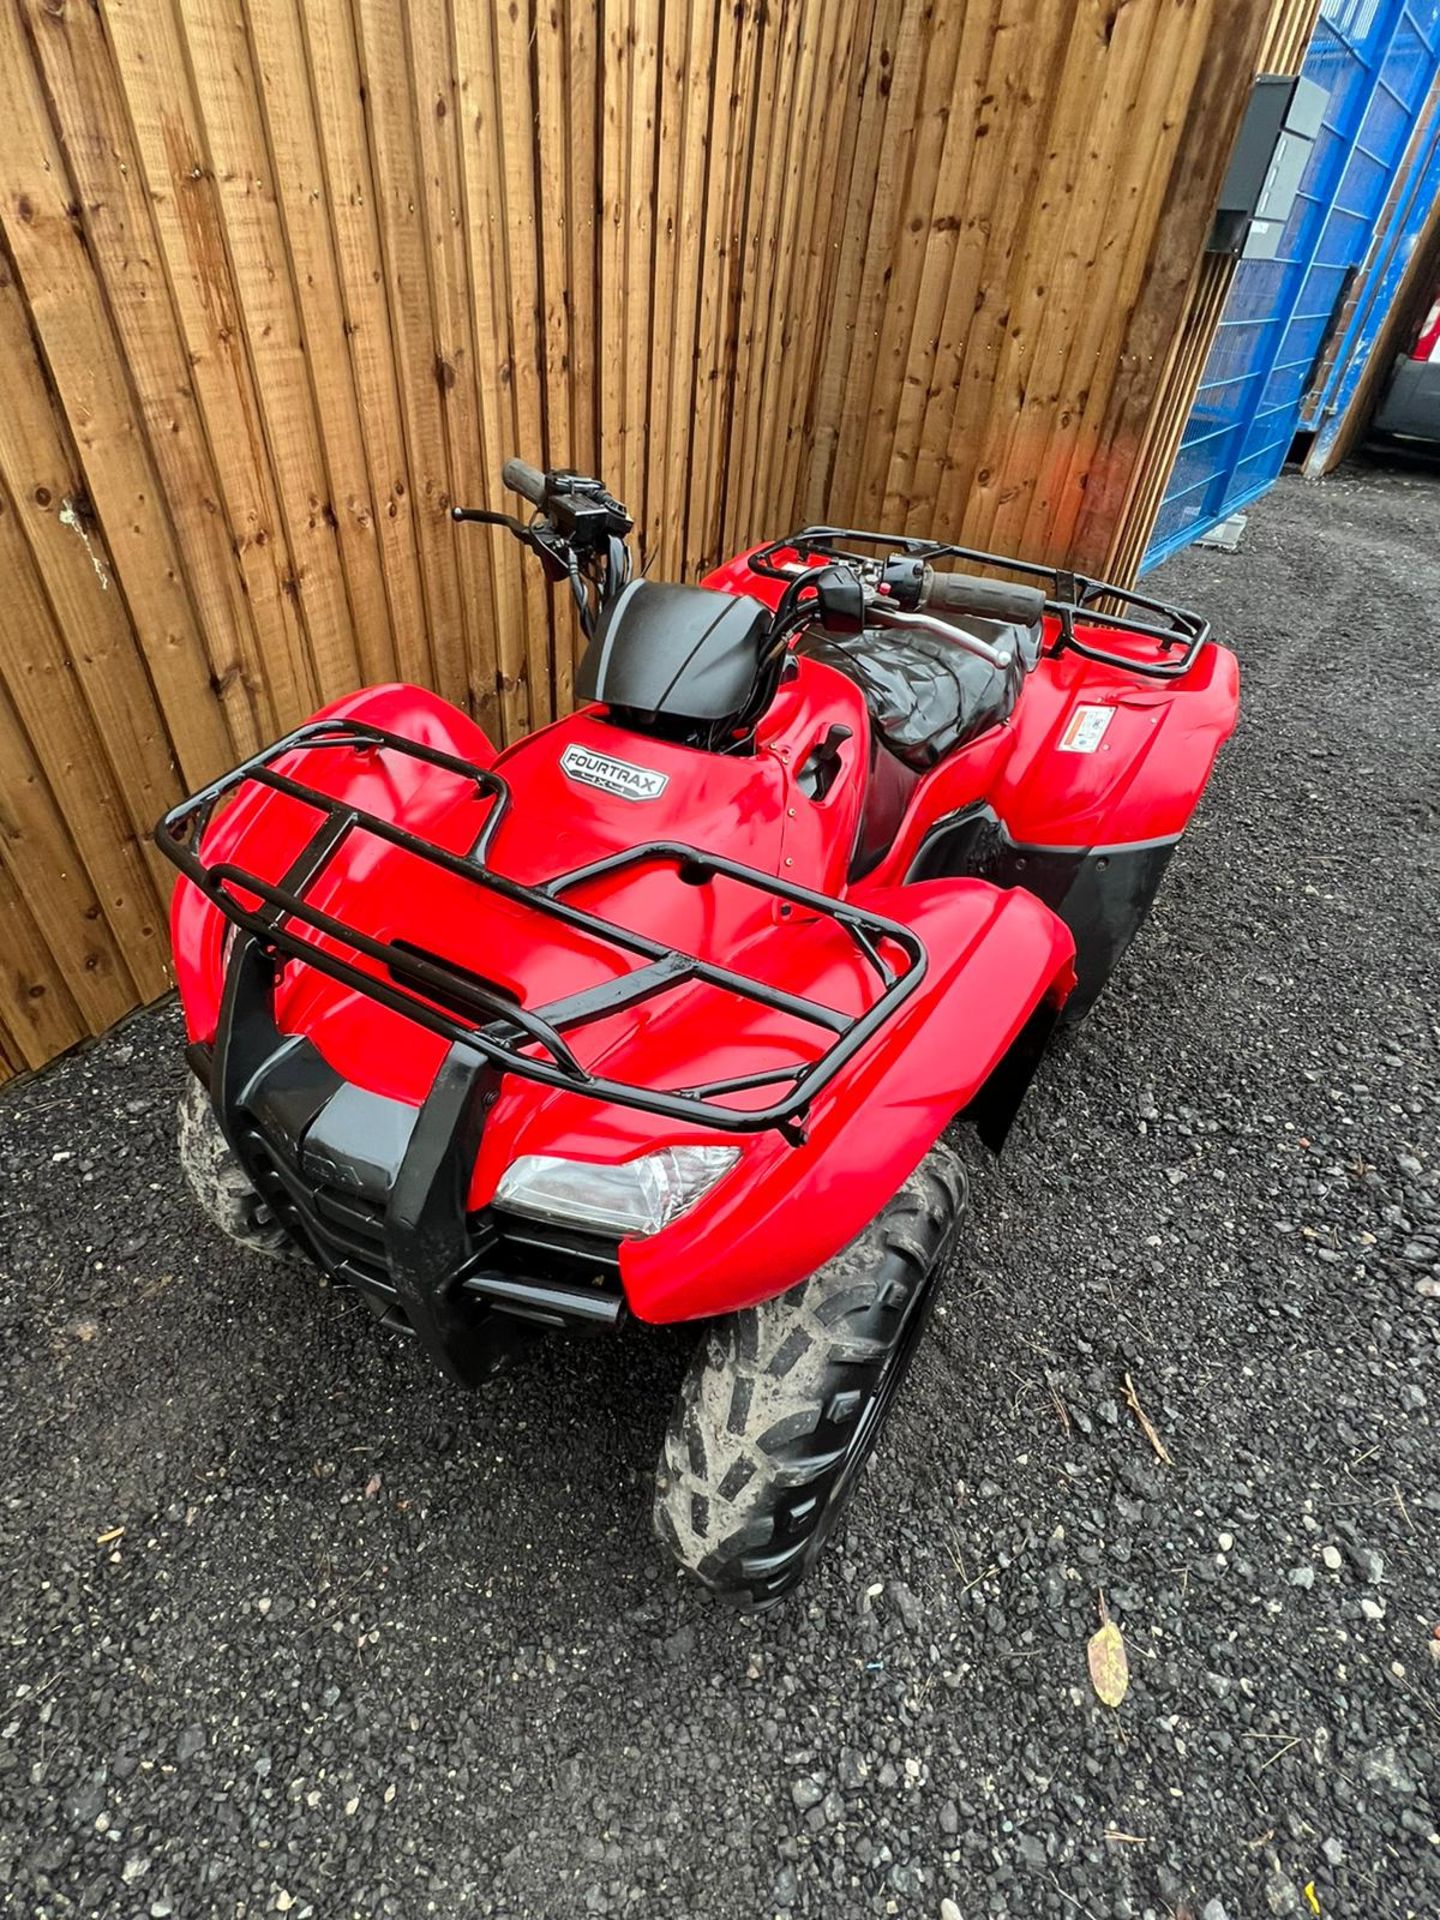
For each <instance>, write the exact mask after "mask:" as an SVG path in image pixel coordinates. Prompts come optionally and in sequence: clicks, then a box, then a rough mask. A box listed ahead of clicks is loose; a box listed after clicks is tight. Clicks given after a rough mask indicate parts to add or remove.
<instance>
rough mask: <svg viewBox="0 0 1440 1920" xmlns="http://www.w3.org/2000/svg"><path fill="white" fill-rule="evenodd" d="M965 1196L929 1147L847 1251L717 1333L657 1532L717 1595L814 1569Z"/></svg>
mask: <svg viewBox="0 0 1440 1920" xmlns="http://www.w3.org/2000/svg"><path fill="white" fill-rule="evenodd" d="M965 1198H966V1184H965V1176H964V1172H963V1170H962V1168H961V1166H960V1163H959V1161H958V1160H957V1159H956V1157H955V1155H954V1154H953V1153H952V1152H951V1151H950V1150H949V1149H948V1148H947V1147H943V1146H937V1147H935V1148H933V1149H932V1150H931V1152H930V1153H929V1154H928V1155H927V1156H926V1158H925V1159H924V1160H923V1161H922V1162H921V1164H920V1166H919V1167H918V1168H917V1169H916V1171H915V1172H914V1173H913V1174H912V1175H911V1176H910V1178H909V1179H908V1180H907V1181H906V1183H905V1185H904V1186H903V1187H902V1188H901V1189H900V1191H899V1193H897V1194H896V1196H895V1198H894V1199H893V1200H892V1201H891V1202H890V1204H889V1205H888V1206H887V1207H886V1208H885V1209H884V1210H883V1211H882V1212H881V1213H880V1214H878V1215H877V1216H876V1218H875V1219H874V1220H873V1221H871V1223H870V1225H869V1226H868V1227H867V1228H866V1229H865V1231H864V1232H863V1233H861V1234H860V1235H859V1237H858V1238H857V1239H855V1240H853V1241H852V1242H851V1243H850V1245H849V1246H848V1247H846V1248H845V1249H844V1251H843V1252H841V1253H838V1254H837V1255H836V1256H835V1258H834V1259H833V1260H830V1261H828V1262H827V1263H826V1264H825V1265H824V1266H823V1267H821V1268H819V1269H818V1270H817V1271H816V1272H815V1273H813V1274H811V1276H810V1278H809V1279H808V1280H805V1281H803V1282H802V1283H801V1284H800V1285H799V1286H796V1287H792V1288H791V1289H790V1291H789V1292H788V1293H784V1294H781V1295H780V1296H779V1298H778V1299H774V1300H767V1301H764V1302H762V1303H761V1304H760V1305H759V1306H756V1307H747V1308H745V1309H743V1310H742V1311H741V1312H739V1313H734V1314H730V1315H729V1316H727V1318H725V1319H724V1320H720V1321H717V1322H716V1323H715V1325H714V1326H713V1327H712V1328H710V1329H709V1331H708V1332H707V1334H706V1336H705V1338H704V1339H703V1340H702V1342H701V1344H700V1348H699V1350H698V1352H697V1353H696V1355H695V1359H694V1360H693V1362H692V1363H691V1367H690V1371H689V1373H688V1374H687V1376H686V1378H685V1382H684V1385H683V1386H682V1387H681V1389H680V1393H679V1396H678V1398H677V1400H676V1403H675V1410H674V1413H673V1414H672V1416H671V1421H670V1427H669V1431H668V1432H667V1434H666V1436H665V1443H664V1446H663V1448H662V1449H661V1454H660V1464H659V1469H658V1471H657V1473H656V1476H655V1510H654V1511H655V1529H656V1532H657V1533H658V1534H659V1536H660V1539H661V1541H662V1542H663V1543H664V1545H665V1546H666V1547H667V1548H668V1549H669V1550H670V1552H671V1553H672V1554H673V1556H674V1557H675V1559H676V1560H677V1561H678V1562H679V1564H680V1565H681V1566H682V1567H683V1568H685V1569H686V1570H687V1571H688V1572H690V1573H692V1574H694V1575H695V1576H696V1578H697V1579H699V1580H701V1581H702V1582H703V1583H704V1584H705V1585H706V1586H707V1587H709V1588H710V1589H711V1590H712V1592H714V1593H716V1594H717V1595H720V1596H721V1597H723V1598H724V1599H726V1600H729V1601H731V1602H732V1603H734V1604H735V1605H737V1606H740V1607H744V1608H746V1609H748V1610H750V1611H761V1610H764V1609H766V1608H768V1607H771V1606H774V1605H776V1604H778V1602H779V1601H780V1600H782V1599H783V1598H784V1597H785V1595H786V1594H787V1593H789V1592H790V1591H791V1590H792V1588H794V1587H795V1586H797V1585H798V1584H799V1582H800V1580H801V1579H802V1578H803V1577H804V1575H805V1573H806V1572H807V1571H808V1569H809V1567H810V1566H811V1564H812V1563H813V1561H814V1559H815V1557H816V1555H817V1554H818V1553H819V1551H820V1548H821V1547H822V1545H823V1544H824V1541H825V1539H826V1536H827V1535H828V1533H829V1531H830V1529H831V1527H832V1526H833V1525H834V1523H835V1521H836V1519H837V1518H838V1517H839V1514H840V1512H841V1510H842V1508H843V1507H844V1504H845V1502H846V1500H847V1499H848V1497H849V1495H850V1493H851V1492H852V1491H853V1489H854V1485H855V1482H856V1480H857V1478H858V1474H859V1470H860V1468H861V1467H862V1466H863V1464H864V1462H865V1460H866V1458H867V1457H868V1455H869V1453H870V1451H871V1448H872V1447H873V1446H874V1443H875V1438H876V1435H877V1433H878V1431H879V1428H880V1426H881V1424H882V1423H883V1420H884V1418H885V1415H886V1414H887V1413H888V1412H889V1409H890V1404H891V1401H892V1400H893V1397H894V1394H895V1390H896V1388H897V1387H898V1386H899V1384H900V1381H901V1380H902V1379H903V1378H904V1375H905V1372H906V1370H907V1368H908V1365H909V1362H910V1359H911V1356H912V1354H913V1352H914V1349H915V1346H916V1343H917V1341H918V1339H919V1336H920V1334H921V1332H922V1331H923V1328H924V1325H925V1323H926V1321H927V1319H928V1317H929V1311H930V1307H931V1305H932V1302H933V1296H934V1290H935V1284H936V1282H937V1280H938V1277H939V1272H940V1268H941V1265H942V1262H943V1259H944V1255H945V1251H946V1248H947V1246H948V1244H949V1242H950V1239H951V1237H952V1235H953V1233H954V1230H955V1228H956V1226H957V1224H958V1222H959V1220H960V1216H961V1214H962V1213H963V1211H964V1207H965Z"/></svg>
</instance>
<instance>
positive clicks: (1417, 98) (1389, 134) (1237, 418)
mask: <svg viewBox="0 0 1440 1920" xmlns="http://www.w3.org/2000/svg"><path fill="white" fill-rule="evenodd" d="M1437 72H1440V0H1324V4H1323V6H1322V8H1321V15H1320V20H1319V23H1318V25H1317V27H1316V30H1315V37H1314V39H1313V40H1312V41H1311V43H1310V50H1309V53H1308V54H1307V55H1306V59H1305V74H1306V77H1307V78H1308V79H1311V80H1313V81H1315V82H1316V83H1317V84H1318V85H1319V86H1321V87H1323V88H1324V89H1325V91H1326V93H1327V94H1328V95H1329V104H1328V105H1327V107H1326V109H1325V116H1324V122H1323V125H1322V127H1321V130H1320V135H1319V138H1318V139H1317V140H1316V142H1315V148H1314V151H1313V152H1312V154H1311V156H1310V164H1309V166H1308V167H1307V169H1306V173H1305V178H1304V180H1303V181H1302V183H1301V190H1300V193H1299V195H1298V197H1297V199H1296V202H1295V207H1294V211H1293V212H1292V214H1291V216H1290V220H1289V223H1288V225H1287V226H1286V229H1285V233H1284V235H1283V237H1282V239H1281V242H1280V248H1279V253H1278V255H1277V257H1276V258H1275V259H1273V260H1242V261H1241V262H1240V265H1239V267H1238V269H1237V270H1236V275H1235V281H1234V285H1233V286H1232V288H1231V291H1230V297H1229V299H1228V301H1227V303H1226V307H1225V317H1224V319H1223V320H1222V321H1221V323H1220V329H1219V332H1218V334H1217V336H1216V340H1215V345H1214V347H1213V348H1212V349H1211V353H1210V359H1209V362H1208V364H1207V366H1206V368H1205V374H1204V378H1203V379H1202V381H1201V384H1200V389H1199V392H1198V393H1197V395H1196V397H1195V404H1194V407H1193V409H1192V410H1191V414H1190V419H1189V422H1188V424H1187V426H1186V428H1185V433H1184V436H1183V438H1182V440H1181V443H1180V452H1179V455H1178V457H1177V459H1176V462H1175V470H1174V472H1173V473H1172V474H1171V476H1170V483H1169V486H1168V487H1167V489H1166V492H1165V498H1164V500H1163V502H1162V503H1161V507H1160V516H1159V520H1158V521H1157V523H1156V528H1155V534H1154V538H1153V540H1152V542H1151V545H1150V549H1149V552H1148V553H1147V554H1146V556H1145V565H1146V567H1151V566H1153V565H1154V564H1155V562H1156V561H1157V560H1161V559H1163V558H1164V557H1165V555H1166V554H1167V553H1172V552H1174V550H1175V549H1176V548H1177V547H1183V546H1185V545H1187V544H1188V543H1189V542H1190V541H1191V540H1194V539H1195V538H1196V537H1197V536H1198V535H1200V534H1202V533H1204V532H1205V531H1206V529H1207V528H1209V527H1213V526H1216V525H1217V524H1218V523H1219V522H1220V521H1221V520H1223V519H1225V518H1226V516H1227V515H1229V514H1231V513H1234V512H1236V511H1238V509H1240V508H1241V507H1243V506H1245V505H1246V504H1247V502H1249V501H1251V500H1254V499H1255V498H1256V497H1257V496H1258V495H1259V494H1262V493H1264V492H1265V491H1266V489H1267V488H1268V487H1270V486H1272V485H1273V484H1274V482H1275V480H1276V478H1277V477H1278V475H1279V473H1280V469H1281V467H1282V466H1283V465H1284V462H1285V457H1286V455H1287V454H1288V453H1289V451H1290V446H1291V443H1292V441H1293V440H1294V437H1295V434H1296V432H1297V431H1298V430H1299V429H1300V428H1301V426H1302V425H1313V424H1314V423H1315V419H1316V417H1317V409H1320V410H1323V407H1324V406H1325V405H1326V404H1330V405H1334V404H1335V403H1336V401H1337V396H1338V395H1339V393H1340V391H1341V389H1342V388H1343V385H1344V382H1345V380H1346V378H1347V376H1348V371H1349V368H1350V366H1351V365H1352V360H1351V359H1347V358H1345V357H1344V356H1337V358H1336V361H1335V368H1334V373H1333V375H1332V377H1331V379H1330V381H1329V383H1328V384H1327V386H1326V387H1325V389H1324V391H1323V392H1321V393H1320V394H1318V395H1316V396H1314V397H1313V399H1312V404H1311V408H1310V412H1309V415H1308V417H1307V418H1305V419H1303V420H1302V410H1303V409H1304V408H1305V405H1306V399H1307V395H1309V394H1310V390H1311V388H1312V385H1313V384H1314V382H1315V376H1316V373H1317V370H1318V368H1319V366H1320V364H1321V360H1322V356H1323V355H1324V354H1325V351H1326V347H1327V344H1328V343H1329V341H1330V337H1331V334H1332V332H1333V330H1334V327H1335V325H1336V322H1337V320H1338V317H1339V315H1340V313H1341V310H1342V308H1343V307H1344V306H1345V304H1346V301H1347V299H1348V298H1349V296H1350V294H1351V293H1352V291H1354V290H1355V283H1356V280H1357V277H1358V276H1359V275H1360V274H1361V273H1362V271H1364V270H1365V266H1366V261H1367V257H1368V256H1369V255H1370V252H1371V243H1372V241H1373V240H1374V238H1375V235H1376V232H1377V229H1379V228H1381V227H1382V225H1383V224H1384V223H1386V222H1394V221H1395V220H1397V219H1399V218H1401V217H1402V215H1401V212H1400V209H1402V208H1405V209H1409V210H1410V215H1411V217H1413V215H1414V210H1415V208H1416V207H1417V205H1418V206H1419V207H1420V210H1421V211H1422V212H1423V206H1424V201H1423V191H1422V189H1423V186H1424V185H1425V184H1426V183H1428V181H1429V180H1430V179H1433V171H1432V166H1433V154H1430V153H1427V152H1425V151H1424V148H1423V142H1422V143H1418V144H1419V145H1420V148H1421V150H1420V151H1419V152H1416V151H1414V149H1413V146H1412V135H1413V134H1414V132H1415V129H1416V127H1417V125H1418V124H1419V122H1420V121H1421V118H1422V116H1423V115H1424V114H1425V112H1426V103H1427V97H1428V95H1429V93H1430V89H1431V87H1432V85H1433V83H1434V81H1435V77H1436V74H1437ZM1410 176H1413V178H1412V177H1410ZM1382 272H1383V269H1382V268H1376V269H1375V276H1376V279H1377V287H1376V289H1374V290H1372V289H1370V288H1361V289H1359V291H1360V292H1361V294H1362V296H1365V297H1364V298H1362V301H1361V302H1360V303H1358V304H1357V307H1356V313H1357V315H1358V313H1359V310H1360V306H1365V307H1367V308H1368V309H1369V310H1371V311H1375V310H1376V297H1377V296H1378V294H1379V292H1380V291H1382V290H1383V287H1382V281H1381V274H1382ZM1393 292H1394V287H1393V285H1392V286H1391V288H1390V294H1391V295H1393ZM1387 298H1388V296H1387ZM1378 312H1379V314H1380V316H1381V317H1383V312H1384V309H1383V307H1380V308H1379V309H1378ZM1347 331H1348V330H1347ZM1355 377H1356V378H1358V366H1357V367H1356V372H1355Z"/></svg>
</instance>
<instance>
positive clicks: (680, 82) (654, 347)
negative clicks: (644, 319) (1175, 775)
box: [645, 0, 690, 576]
mask: <svg viewBox="0 0 1440 1920" xmlns="http://www.w3.org/2000/svg"><path fill="white" fill-rule="evenodd" d="M689 40H690V4H689V0H666V5H665V8H664V13H663V18H662V21H661V27H660V40H659V53H658V61H657V69H658V70H657V81H656V100H655V127H656V133H655V207H654V216H653V217H654V245H653V248H652V251H651V270H650V331H651V353H650V382H649V393H648V396H647V398H646V403H645V418H646V422H647V428H648V441H647V444H646V448H645V517H646V525H647V528H648V546H647V553H648V555H649V558H650V564H651V568H652V570H653V571H654V572H656V573H659V574H661V575H662V576H663V575H664V574H665V573H666V572H667V571H668V562H667V557H666V556H667V550H668V546H669V541H668V538H667V536H668V532H669V526H668V516H667V502H666V498H665V480H666V475H667V474H668V472H669V460H668V455H669V444H668V442H669V432H670V393H671V388H672V386H673V384H674V378H675V373H676V368H677V362H678V361H679V360H680V357H681V352H682V348H681V343H680V342H679V341H678V340H677V338H676V328H675V314H676V296H677V287H676V281H675V273H676V257H677V250H678V246H679V232H678V229H679V224H680V220H681V217H682V216H681V208H680V191H681V189H680V179H681V155H682V152H683V149H684V145H685V63H686V56H687V53H688V51H689Z"/></svg>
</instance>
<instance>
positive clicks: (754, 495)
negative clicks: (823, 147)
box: [736, 0, 839, 539]
mask: <svg viewBox="0 0 1440 1920" xmlns="http://www.w3.org/2000/svg"><path fill="white" fill-rule="evenodd" d="M822 12H823V14H824V16H825V17H828V18H829V20H830V21H831V23H832V25H833V24H834V23H835V22H836V21H837V20H838V18H839V9H837V8H833V7H831V8H828V9H820V8H817V7H816V6H815V5H814V4H813V0H798V4H797V5H796V8H795V12H794V21H793V32H794V38H793V41H792V42H791V43H790V44H789V46H787V49H786V66H787V70H788V71H787V76H786V84H785V90H784V98H785V105H784V106H783V107H782V108H781V112H782V113H783V116H784V120H785V123H786V134H787V137H786V140H785V146H784V158H783V162H782V164H781V166H780V169H779V172H778V176H777V177H776V179H775V181H774V186H775V195H776V197H775V212H774V216H773V224H774V229H775V248H774V254H773V256H772V258H771V262H770V267H769V276H770V291H769V299H768V301H767V303H766V306H767V312H766V320H765V344H764V347H763V349H762V350H761V353H760V355H759V358H758V360H757V363H756V368H755V372H756V376H757V377H756V381H755V387H754V394H755V398H754V402H753V406H752V412H751V416H750V418H749V419H748V420H747V421H746V457H745V463H744V468H743V475H744V486H745V506H744V508H743V510H742V511H741V521H740V524H741V525H742V526H743V528H744V532H743V533H742V534H741V538H742V539H749V538H755V539H761V538H763V537H764V535H765V534H766V533H768V531H769V530H770V528H771V527H773V526H774V525H775V521H774V518H773V515H772V508H771V503H770V501H769V500H768V498H767V497H766V496H767V489H768V478H769V473H770V466H771V461H772V459H773V457H774V454H775V450H776V443H777V441H778V440H779V439H780V437H781V436H782V435H783V433H784V431H785V428H786V424H787V422H786V417H785V415H784V413H783V412H782V411H781V407H782V404H783V403H782V400H781V395H782V393H783V391H784V386H785V376H786V371H787V368H786V359H785V356H786V351H787V344H788V328H789V323H790V317H791V314H792V311H793V306H794V301H795V297H796V295H795V280H796V275H797V272H798V270H799V265H800V261H799V252H800V249H799V246H798V244H797V237H796V236H797V230H798V224H799V219H800V200H801V195H802V190H801V185H800V181H801V176H802V173H803V172H804V171H805V169H806V167H807V165H808V164H810V163H811V162H812V159H813V156H812V154H811V150H810V143H811V140H812V138H813V116H814V114H815V112H816V111H817V109H818V108H819V106H820V105H821V103H822V96H823V92H824V81H825V75H824V72H823V63H824V55H823V51H822V45H823V43H822V39H821V34H822V31H823V28H822ZM777 151H778V150H777ZM807 192H808V189H807ZM736 507H737V510H739V502H738V500H737V502H736Z"/></svg>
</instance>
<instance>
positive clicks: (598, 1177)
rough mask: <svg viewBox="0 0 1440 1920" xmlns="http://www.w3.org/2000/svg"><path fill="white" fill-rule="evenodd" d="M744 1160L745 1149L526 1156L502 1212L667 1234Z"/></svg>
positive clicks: (512, 1171)
mask: <svg viewBox="0 0 1440 1920" xmlns="http://www.w3.org/2000/svg"><path fill="white" fill-rule="evenodd" d="M739 1158H740V1149H739V1148H738V1147H662V1148H661V1149H660V1151H659V1152H658V1153H646V1154H642V1155H641V1157H640V1158H639V1159H638V1160H625V1161H621V1162H609V1161H594V1160H561V1159H558V1158H556V1157H555V1156H554V1155H553V1154H548V1153H525V1154H522V1155H521V1156H520V1158H519V1159H518V1160H516V1161H513V1162H512V1163H511V1165H510V1166H508V1167H507V1168H506V1169H505V1173H504V1177H503V1178H502V1179H501V1182H500V1185H499V1186H498V1187H497V1188H496V1190H495V1204H496V1206H498V1207H507V1208H508V1209H509V1210H510V1211H511V1212H512V1213H524V1214H529V1215H530V1217H531V1218H532V1219H535V1220H553V1221H554V1222H556V1224H557V1225H559V1226H562V1227H600V1228H603V1229H605V1230H606V1231H608V1232H611V1233H619V1234H639V1235H644V1234H650V1233H659V1231H660V1229H661V1228H662V1227H668V1226H669V1224H670V1222H671V1221H672V1220H674V1219H676V1218H678V1216H679V1215H680V1214H682V1213H684V1212H685V1210H686V1209H687V1208H688V1207H693V1206H694V1204H695V1202H696V1201H697V1200H698V1199H699V1198H700V1197H701V1195H702V1194H705V1193H708V1192H709V1190H710V1189H711V1187H713V1186H714V1184H715V1182H716V1181H717V1180H718V1179H719V1178H720V1176H721V1174H723V1173H728V1172H729V1171H730V1169H731V1167H733V1166H734V1164H735V1162H736V1161H737V1160H738V1159H739Z"/></svg>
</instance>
